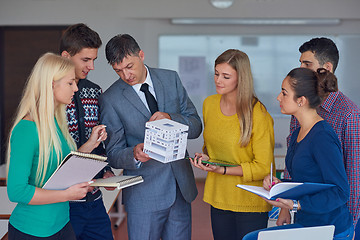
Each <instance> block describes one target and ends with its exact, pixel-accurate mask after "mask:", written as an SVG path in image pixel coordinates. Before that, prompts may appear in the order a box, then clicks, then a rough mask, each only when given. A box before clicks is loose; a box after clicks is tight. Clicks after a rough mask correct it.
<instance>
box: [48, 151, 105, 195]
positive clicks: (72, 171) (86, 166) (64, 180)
mask: <svg viewBox="0 0 360 240" xmlns="http://www.w3.org/2000/svg"><path fill="white" fill-rule="evenodd" d="M106 159H107V158H106V157H103V156H99V155H96V154H89V153H81V152H75V151H72V152H71V153H69V154H68V155H67V156H66V157H65V158H64V160H63V161H62V162H61V163H60V165H59V166H58V167H57V169H56V170H55V172H54V173H53V174H52V175H51V177H50V178H49V179H48V180H47V182H46V183H45V184H44V186H43V188H44V189H50V190H64V189H67V188H68V187H70V186H72V185H74V184H78V183H82V182H88V181H90V180H92V179H93V178H94V177H95V175H96V174H97V173H98V172H100V171H101V170H102V169H103V168H104V167H105V166H106V165H107V162H106Z"/></svg>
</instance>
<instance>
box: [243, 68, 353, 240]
mask: <svg viewBox="0 0 360 240" xmlns="http://www.w3.org/2000/svg"><path fill="white" fill-rule="evenodd" d="M281 89H282V90H281V93H280V94H279V96H278V97H277V100H278V101H279V102H280V108H281V112H282V113H283V114H288V115H294V116H295V117H296V119H297V120H298V121H299V123H300V128H298V129H297V130H295V132H294V133H293V135H292V136H291V140H290V144H289V147H288V151H287V154H286V158H285V164H286V168H287V169H288V170H289V174H290V176H291V179H292V181H293V182H314V183H326V184H333V185H335V186H334V187H332V188H328V189H326V190H322V191H319V192H317V193H315V194H310V195H305V196H303V197H299V199H281V198H278V199H276V200H275V201H271V200H266V201H267V202H269V203H270V204H272V205H274V206H277V207H280V208H282V210H281V214H280V216H279V219H278V222H277V224H278V225H281V226H278V227H274V228H267V230H276V229H285V228H301V227H313V226H324V225H334V226H335V234H334V239H346V240H351V239H352V238H353V235H354V227H353V224H352V219H351V217H350V213H349V210H348V208H347V206H346V202H347V201H348V199H349V191H350V190H349V184H348V181H347V177H346V173H345V168H344V163H343V160H342V153H341V144H340V141H339V139H338V137H337V135H336V133H335V132H334V130H333V129H332V128H331V126H330V125H329V124H328V123H327V122H326V121H324V119H322V118H321V117H320V116H319V115H318V114H317V111H316V108H317V107H318V106H319V105H320V104H321V102H322V99H324V97H326V96H327V95H328V94H329V93H330V92H334V91H337V79H336V77H335V76H334V75H333V74H332V73H330V72H329V71H327V70H325V69H324V68H320V69H318V70H317V72H314V71H312V70H310V69H306V68H295V69H293V70H292V71H290V73H289V74H288V75H287V77H286V78H285V79H284V80H283V83H282V86H281ZM279 182H280V180H279V179H277V178H275V177H273V178H272V179H271V178H270V177H269V176H267V177H266V178H265V179H264V188H265V189H268V190H269V189H270V188H271V187H272V186H273V185H274V184H277V183H279ZM289 210H291V211H293V212H297V213H296V215H295V221H294V222H295V223H294V224H290V213H289ZM284 223H286V224H290V225H282V224H284ZM259 231H262V230H259ZM259 231H256V232H252V233H249V234H248V235H246V236H245V237H244V240H250V239H257V237H258V232H259Z"/></svg>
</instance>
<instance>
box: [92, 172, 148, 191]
mask: <svg viewBox="0 0 360 240" xmlns="http://www.w3.org/2000/svg"><path fill="white" fill-rule="evenodd" d="M143 181H144V179H143V178H142V177H141V176H124V175H120V176H114V177H109V178H101V179H96V180H95V182H93V183H92V184H90V186H93V187H116V188H118V189H122V188H126V187H130V186H133V185H135V184H139V183H142V182H143Z"/></svg>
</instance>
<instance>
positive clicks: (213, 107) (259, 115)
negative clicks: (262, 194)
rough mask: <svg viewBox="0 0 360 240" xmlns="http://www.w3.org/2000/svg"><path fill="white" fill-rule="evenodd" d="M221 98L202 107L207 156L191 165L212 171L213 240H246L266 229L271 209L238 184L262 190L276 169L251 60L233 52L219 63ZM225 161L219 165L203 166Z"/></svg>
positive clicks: (208, 191) (208, 187)
mask: <svg viewBox="0 0 360 240" xmlns="http://www.w3.org/2000/svg"><path fill="white" fill-rule="evenodd" d="M214 80H215V85H216V92H217V94H215V95H212V96H209V97H207V98H206V99H205V101H204V104H203V119H204V133H203V136H204V148H203V152H204V153H196V154H195V158H194V159H193V160H191V163H192V164H193V165H194V166H195V167H197V168H200V169H202V170H204V171H207V172H208V175H207V178H206V183H205V190H204V201H205V202H207V203H209V204H210V205H211V225H212V231H213V236H214V239H215V240H217V239H220V240H223V239H227V240H231V239H236V240H239V239H242V237H243V236H244V235H245V234H246V233H248V232H251V231H253V230H255V229H261V228H265V227H267V221H268V214H267V213H268V211H270V210H271V206H270V205H269V204H267V203H266V202H265V201H264V200H263V199H261V198H259V197H258V196H256V195H255V194H252V193H250V192H247V191H245V190H241V189H238V188H236V184H239V183H240V184H247V185H254V186H262V179H263V178H264V177H265V176H266V175H268V174H269V173H270V168H271V163H273V166H274V165H275V164H274V155H273V152H274V129H273V120H272V118H271V116H270V114H269V113H268V112H267V111H266V108H265V106H264V105H263V104H262V103H261V102H260V101H259V100H258V99H257V98H256V96H255V92H254V88H253V78H252V74H251V68H250V61H249V58H248V56H247V55H246V54H245V53H243V52H241V51H239V50H235V49H229V50H227V51H225V52H224V53H222V54H221V55H220V56H219V57H218V58H217V59H216V60H215V75H214ZM204 160H209V161H213V162H216V161H225V162H228V163H229V164H231V165H236V166H217V165H212V164H207V163H203V162H202V161H204Z"/></svg>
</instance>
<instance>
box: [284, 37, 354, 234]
mask: <svg viewBox="0 0 360 240" xmlns="http://www.w3.org/2000/svg"><path fill="white" fill-rule="evenodd" d="M299 51H300V53H301V56H300V63H301V66H300V67H304V68H309V69H312V70H314V71H316V70H317V69H318V68H325V69H327V70H329V71H330V72H333V73H334V72H335V69H336V67H337V64H338V61H339V52H338V49H337V47H336V45H335V43H334V42H333V41H332V40H330V39H328V38H313V39H311V40H310V41H308V42H305V43H304V44H303V45H302V46H301V47H300V48H299ZM318 114H319V115H320V116H321V117H322V118H324V119H325V120H326V121H327V122H328V123H329V124H330V125H331V126H332V127H333V129H334V130H335V132H336V134H337V135H338V137H339V140H340V142H341V146H342V151H343V160H344V164H345V170H346V174H347V177H348V181H349V184H350V199H349V201H348V203H347V205H348V207H349V210H350V213H351V215H352V217H353V223H354V226H356V225H357V222H358V219H359V217H360V109H359V107H358V106H357V105H356V104H355V103H353V102H352V101H351V100H350V99H349V98H348V97H347V96H345V95H344V94H343V93H342V92H340V91H337V92H332V93H330V94H329V95H328V96H327V98H326V99H325V100H324V102H323V103H322V104H321V106H320V107H319V109H318ZM299 127H300V125H299V122H298V121H297V120H296V118H295V117H294V116H291V122H290V134H289V136H288V138H287V142H288V144H289V141H290V138H291V135H292V133H293V132H294V131H295V129H297V128H299ZM285 178H290V176H289V174H288V172H287V170H286V169H285ZM324 204H326V203H324ZM289 221H290V220H289V217H288V215H287V214H286V215H285V213H284V214H283V215H282V214H281V213H280V216H279V220H278V224H280V225H282V224H283V223H289ZM357 227H358V228H359V229H357V231H360V226H357ZM355 236H356V235H355ZM357 236H358V238H355V239H360V234H357Z"/></svg>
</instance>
